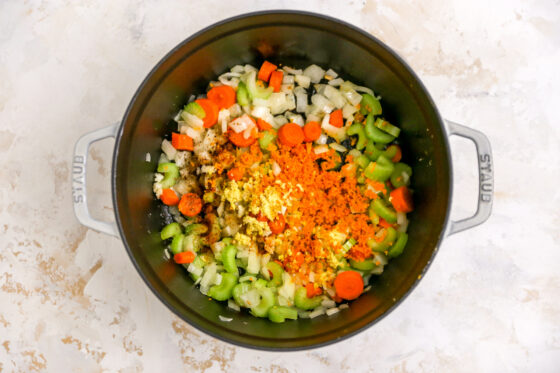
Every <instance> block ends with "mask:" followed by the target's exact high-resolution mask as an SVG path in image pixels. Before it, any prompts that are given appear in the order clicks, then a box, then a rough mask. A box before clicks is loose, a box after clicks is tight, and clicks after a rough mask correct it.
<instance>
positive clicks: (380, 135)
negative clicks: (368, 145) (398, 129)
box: [364, 114, 395, 144]
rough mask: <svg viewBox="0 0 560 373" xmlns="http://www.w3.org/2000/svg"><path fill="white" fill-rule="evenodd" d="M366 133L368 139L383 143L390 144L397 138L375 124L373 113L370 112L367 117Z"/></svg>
mask: <svg viewBox="0 0 560 373" xmlns="http://www.w3.org/2000/svg"><path fill="white" fill-rule="evenodd" d="M364 132H365V135H366V136H367V138H368V139H370V140H372V141H374V142H378V143H381V144H388V143H390V142H391V141H393V140H394V139H395V137H394V136H391V135H389V134H388V133H386V132H383V131H381V130H380V129H379V128H377V127H376V126H375V120H374V118H373V115H371V114H369V115H368V116H367V118H366V125H365V131H364Z"/></svg>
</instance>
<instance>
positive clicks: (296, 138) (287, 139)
mask: <svg viewBox="0 0 560 373" xmlns="http://www.w3.org/2000/svg"><path fill="white" fill-rule="evenodd" d="M304 139H305V136H304V134H303V129H302V128H301V127H300V126H298V125H297V124H295V123H286V124H284V125H283V126H282V127H280V129H279V130H278V141H280V143H281V144H282V145H286V146H296V145H299V144H301V143H302V142H303V140H304Z"/></svg>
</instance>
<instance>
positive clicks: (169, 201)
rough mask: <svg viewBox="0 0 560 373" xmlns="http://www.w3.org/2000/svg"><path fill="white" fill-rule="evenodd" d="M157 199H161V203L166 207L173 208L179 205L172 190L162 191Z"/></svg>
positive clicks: (177, 198)
mask: <svg viewBox="0 0 560 373" xmlns="http://www.w3.org/2000/svg"><path fill="white" fill-rule="evenodd" d="M159 199H161V202H163V203H165V204H166V205H167V206H175V205H176V204H178V203H179V197H178V196H177V193H175V192H174V191H173V189H164V190H162V191H161V196H160V197H159Z"/></svg>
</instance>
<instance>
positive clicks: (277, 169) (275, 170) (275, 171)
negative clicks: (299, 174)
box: [272, 162, 282, 176]
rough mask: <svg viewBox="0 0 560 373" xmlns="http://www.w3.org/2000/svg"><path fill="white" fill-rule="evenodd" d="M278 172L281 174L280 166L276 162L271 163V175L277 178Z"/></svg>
mask: <svg viewBox="0 0 560 373" xmlns="http://www.w3.org/2000/svg"><path fill="white" fill-rule="evenodd" d="M280 172H282V169H281V168H280V165H279V164H278V163H276V162H273V163H272V173H273V174H274V176H278V175H279V174H280Z"/></svg>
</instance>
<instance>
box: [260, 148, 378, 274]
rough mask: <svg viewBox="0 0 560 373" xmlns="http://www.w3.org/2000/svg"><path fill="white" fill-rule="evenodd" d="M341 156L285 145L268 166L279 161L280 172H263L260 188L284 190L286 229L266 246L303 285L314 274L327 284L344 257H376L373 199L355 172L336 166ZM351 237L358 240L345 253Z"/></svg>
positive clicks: (268, 240)
mask: <svg viewBox="0 0 560 373" xmlns="http://www.w3.org/2000/svg"><path fill="white" fill-rule="evenodd" d="M337 159H338V155H337V154H336V152H335V151H334V150H332V149H330V150H329V151H328V152H325V153H321V154H315V152H314V151H313V148H312V146H311V144H301V145H298V146H295V147H293V148H290V147H284V146H280V147H279V148H278V149H275V150H273V151H272V152H271V153H270V159H269V160H268V161H267V162H268V163H270V167H269V169H272V168H273V166H272V165H273V164H274V163H276V165H277V166H279V168H280V169H281V172H280V173H279V174H278V175H274V174H273V173H272V172H268V173H267V174H265V175H263V176H262V177H261V178H260V185H259V186H258V188H257V189H256V190H255V192H257V193H259V192H263V191H264V190H265V189H266V188H267V187H274V188H277V189H278V190H279V191H280V192H281V193H283V194H282V195H283V196H284V199H283V202H284V206H285V212H284V216H285V220H286V223H287V228H286V230H285V231H284V232H283V233H281V234H278V235H272V236H270V237H268V238H267V239H266V240H265V249H266V250H267V251H269V252H275V253H276V254H277V256H278V258H279V259H280V260H281V261H282V264H283V265H284V267H285V269H286V270H287V271H288V272H290V273H294V274H299V278H300V280H301V282H302V283H306V282H308V274H309V273H310V272H314V273H315V274H318V275H319V278H317V279H316V280H315V281H317V282H319V283H321V284H322V285H326V284H328V283H330V282H331V281H332V279H333V278H334V274H335V273H334V272H335V270H336V266H337V264H338V262H339V261H340V260H341V258H342V257H346V258H352V259H356V260H363V259H365V258H367V257H369V256H371V249H370V248H369V247H368V245H367V241H368V239H369V238H371V237H373V236H374V235H375V232H376V230H377V229H376V228H375V227H374V226H372V225H371V224H370V223H369V217H368V215H367V213H366V212H367V207H368V198H367V197H365V196H364V195H363V194H362V192H361V191H360V188H359V185H358V184H357V181H356V178H355V177H354V176H351V175H347V174H346V175H343V174H342V173H340V172H339V171H336V170H334V167H335V166H336V162H337ZM350 237H352V238H354V239H355V240H356V242H357V243H356V245H354V247H352V249H351V250H349V251H348V252H347V253H344V252H343V251H342V245H343V243H344V242H345V241H346V240H347V239H348V238H350ZM341 238H342V239H341Z"/></svg>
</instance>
